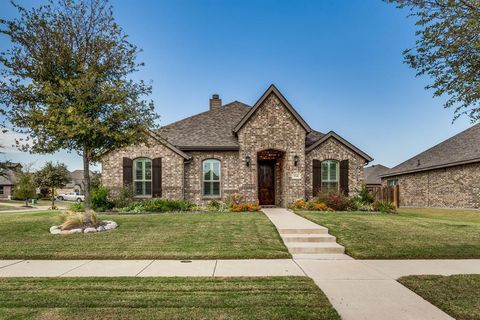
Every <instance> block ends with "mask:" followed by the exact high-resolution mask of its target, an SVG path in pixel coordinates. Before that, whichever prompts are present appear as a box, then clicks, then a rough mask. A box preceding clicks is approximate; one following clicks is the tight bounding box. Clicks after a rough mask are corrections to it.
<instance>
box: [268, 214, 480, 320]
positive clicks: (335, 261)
mask: <svg viewBox="0 0 480 320" xmlns="http://www.w3.org/2000/svg"><path fill="white" fill-rule="evenodd" d="M263 211H264V212H265V214H266V215H267V217H268V218H269V219H270V220H271V221H272V223H273V224H274V225H275V226H276V227H277V229H278V231H279V233H280V235H281V237H282V239H283V241H284V242H285V245H286V246H287V248H288V249H289V251H290V253H292V256H293V258H294V260H295V262H296V263H298V265H299V266H300V267H301V268H302V270H303V271H304V272H305V274H306V275H308V276H309V277H310V278H312V279H313V280H314V281H315V283H316V284H317V285H318V286H319V287H320V288H321V289H322V291H323V292H324V293H325V294H326V296H327V297H328V299H329V300H330V302H331V303H332V305H333V306H334V307H335V309H336V310H337V311H338V313H339V314H340V316H341V317H342V319H346V320H349V319H355V320H357V319H370V320H372V319H379V320H380V319H389V320H396V319H398V320H405V319H412V320H413V319H438V320H440V319H442V320H443V319H453V318H452V317H450V316H449V315H447V314H446V313H445V312H443V311H441V310H440V309H438V308H437V307H435V306H434V305H432V304H431V303H429V302H428V301H426V300H424V299H423V298H422V297H420V296H418V295H417V294H415V293H414V292H412V291H411V290H409V289H407V288H406V287H404V286H402V285H401V284H400V283H398V282H397V281H396V279H397V278H399V277H401V276H404V275H411V274H455V273H480V260H476V261H472V260H462V261H460V260H456V262H455V263H452V262H451V261H448V260H446V261H445V260H442V261H438V260H436V261H435V262H431V261H420V262H417V261H405V260H400V261H358V260H353V259H348V258H345V256H346V255H344V254H341V253H343V250H341V252H338V250H339V249H338V248H337V249H335V248H334V247H333V246H332V243H330V246H331V248H332V249H330V250H325V251H322V249H321V248H318V249H316V250H314V251H305V252H303V251H300V250H301V249H299V248H297V247H298V246H299V245H301V244H295V246H294V247H293V248H292V246H291V243H290V242H289V238H288V237H289V236H286V234H299V233H305V234H307V233H308V234H317V233H322V234H328V230H327V229H326V228H325V227H323V226H319V225H317V224H315V223H313V222H311V221H309V220H307V219H304V218H302V217H300V216H298V215H296V214H295V213H293V212H291V211H288V210H286V209H281V208H275V209H263ZM310 236H311V235H309V236H308V237H310ZM303 241H308V240H307V237H305V239H304V240H303ZM335 244H336V243H335ZM317 245H318V244H317ZM342 248H343V247H342ZM335 250H337V251H335ZM298 253H308V254H303V255H298ZM312 253H313V254H312ZM318 253H322V254H321V255H319V254H318ZM329 253H330V254H331V253H337V254H336V256H335V258H332V259H329V256H331V255H330V254H329ZM339 253H340V254H339ZM331 257H333V256H331ZM346 257H348V256H346ZM325 259H326V260H325Z"/></svg>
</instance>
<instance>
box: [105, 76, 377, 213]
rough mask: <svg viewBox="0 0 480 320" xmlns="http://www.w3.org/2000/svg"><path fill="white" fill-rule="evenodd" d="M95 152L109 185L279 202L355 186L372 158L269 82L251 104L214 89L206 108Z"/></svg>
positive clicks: (197, 198) (196, 197)
mask: <svg viewBox="0 0 480 320" xmlns="http://www.w3.org/2000/svg"><path fill="white" fill-rule="evenodd" d="M149 134H150V139H149V142H148V144H147V145H131V146H128V147H125V148H122V149H119V150H115V151H111V152H109V153H107V154H106V155H104V156H103V158H102V161H101V162H102V181H103V183H104V184H105V185H106V186H108V187H112V188H115V187H119V186H122V185H133V188H134V193H135V194H136V196H137V197H139V198H143V197H145V198H149V197H164V198H173V199H187V200H191V201H193V202H195V203H207V202H209V201H211V200H212V199H218V200H224V199H225V198H226V197H227V196H229V195H232V194H241V195H242V196H243V198H244V201H246V202H259V204H261V205H277V206H286V205H287V204H289V203H291V202H293V201H295V200H296V199H299V198H310V197H312V196H313V195H314V194H316V193H318V192H320V191H321V190H338V191H342V192H345V193H351V194H352V193H354V192H356V190H357V189H358V187H359V186H360V184H361V183H362V182H363V167H364V165H365V164H367V163H368V162H370V161H372V158H371V157H370V156H368V155H367V154H366V153H365V152H363V151H361V150H360V149H358V148H357V147H355V146H354V145H352V144H351V143H349V142H348V141H346V140H345V139H343V138H342V137H340V136H339V135H338V134H336V133H335V132H333V131H330V132H329V133H327V134H324V133H320V132H318V131H315V130H312V129H311V128H310V126H309V125H308V124H307V123H306V122H305V120H304V119H303V118H302V117H301V116H300V115H299V114H298V113H297V111H296V110H295V109H294V108H293V107H292V106H291V105H290V103H289V102H288V101H287V100H286V99H285V98H284V97H283V95H282V94H281V93H280V92H279V91H278V89H277V88H276V87H275V86H273V85H272V86H270V87H269V88H268V90H267V91H266V92H265V93H264V94H263V95H262V96H261V97H260V99H259V100H258V101H257V102H256V103H255V105H254V106H253V107H250V106H248V105H246V104H244V103H241V102H238V101H234V102H232V103H228V104H226V105H222V100H221V99H220V98H219V97H218V95H213V96H212V99H210V109H209V110H208V111H206V112H202V113H200V114H197V115H195V116H192V117H189V118H186V119H184V120H180V121H178V122H175V123H172V124H170V125H167V126H165V127H164V128H162V129H160V130H158V131H155V132H150V133H149Z"/></svg>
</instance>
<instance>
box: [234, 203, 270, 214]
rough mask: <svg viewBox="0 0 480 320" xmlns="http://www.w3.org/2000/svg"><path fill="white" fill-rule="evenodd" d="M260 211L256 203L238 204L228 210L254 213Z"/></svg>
mask: <svg viewBox="0 0 480 320" xmlns="http://www.w3.org/2000/svg"><path fill="white" fill-rule="evenodd" d="M260 209H262V208H261V207H260V206H259V205H258V204H256V203H240V204H234V205H232V207H231V208H230V211H231V212H247V211H248V212H256V211H260Z"/></svg>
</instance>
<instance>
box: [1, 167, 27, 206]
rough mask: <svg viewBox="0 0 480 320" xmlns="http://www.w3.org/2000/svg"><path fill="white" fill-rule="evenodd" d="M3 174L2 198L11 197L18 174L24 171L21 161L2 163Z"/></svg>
mask: <svg viewBox="0 0 480 320" xmlns="http://www.w3.org/2000/svg"><path fill="white" fill-rule="evenodd" d="M2 167H5V169H4V170H2V173H3V174H2V175H0V199H6V198H9V197H10V196H11V195H12V193H13V189H14V187H15V183H16V174H17V173H18V172H20V171H22V165H21V164H20V163H13V162H8V163H2Z"/></svg>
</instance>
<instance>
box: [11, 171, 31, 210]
mask: <svg viewBox="0 0 480 320" xmlns="http://www.w3.org/2000/svg"><path fill="white" fill-rule="evenodd" d="M35 196H36V189H35V184H34V181H33V175H32V174H31V173H30V172H28V171H24V172H19V173H17V183H16V184H15V189H14V191H13V197H14V198H16V199H22V200H24V201H25V207H28V199H32V198H34V197H35Z"/></svg>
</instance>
